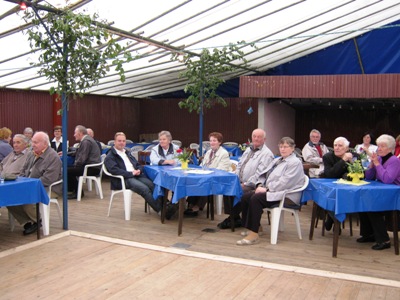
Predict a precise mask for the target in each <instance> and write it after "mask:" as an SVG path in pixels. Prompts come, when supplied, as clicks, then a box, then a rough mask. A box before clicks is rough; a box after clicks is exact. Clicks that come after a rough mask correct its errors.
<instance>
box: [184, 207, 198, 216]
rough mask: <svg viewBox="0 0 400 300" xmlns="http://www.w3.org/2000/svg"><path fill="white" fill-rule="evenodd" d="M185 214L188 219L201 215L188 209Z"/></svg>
mask: <svg viewBox="0 0 400 300" xmlns="http://www.w3.org/2000/svg"><path fill="white" fill-rule="evenodd" d="M183 214H184V215H185V216H187V217H197V216H198V215H199V211H198V210H193V209H191V208H188V209H186V210H185V211H184V212H183Z"/></svg>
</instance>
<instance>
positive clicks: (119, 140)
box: [104, 132, 161, 212]
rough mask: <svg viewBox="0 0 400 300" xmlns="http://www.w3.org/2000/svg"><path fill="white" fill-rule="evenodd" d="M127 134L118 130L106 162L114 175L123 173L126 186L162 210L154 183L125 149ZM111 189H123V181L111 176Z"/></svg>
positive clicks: (152, 205) (152, 206)
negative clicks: (155, 194) (155, 195)
mask: <svg viewBox="0 0 400 300" xmlns="http://www.w3.org/2000/svg"><path fill="white" fill-rule="evenodd" d="M125 146H126V135H125V134H124V133H123V132H117V133H116V134H115V137H114V147H112V148H111V149H110V151H109V152H108V154H107V157H106V159H105V160H104V164H105V166H106V167H107V170H108V171H109V172H110V173H111V174H113V175H122V176H123V177H124V179H125V184H126V187H127V188H129V189H131V190H132V191H134V192H136V193H138V194H139V195H140V196H142V197H143V198H144V200H146V202H147V203H148V204H149V205H150V206H151V208H153V209H154V210H155V211H156V212H160V211H161V199H158V200H154V198H153V191H154V184H153V182H152V181H151V180H150V179H149V178H147V176H146V175H145V174H144V173H143V166H142V165H140V164H139V163H138V161H137V160H136V159H135V158H134V157H133V156H132V154H131V153H130V152H129V151H127V150H126V149H125ZM111 189H113V190H115V189H121V181H120V180H119V179H117V178H111Z"/></svg>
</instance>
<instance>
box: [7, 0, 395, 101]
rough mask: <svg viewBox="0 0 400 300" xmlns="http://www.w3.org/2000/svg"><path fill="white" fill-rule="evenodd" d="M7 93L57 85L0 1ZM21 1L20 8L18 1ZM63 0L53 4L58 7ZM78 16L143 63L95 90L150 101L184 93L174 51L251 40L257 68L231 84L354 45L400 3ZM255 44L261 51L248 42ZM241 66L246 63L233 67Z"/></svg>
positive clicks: (153, 9) (194, 51)
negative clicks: (98, 24)
mask: <svg viewBox="0 0 400 300" xmlns="http://www.w3.org/2000/svg"><path fill="white" fill-rule="evenodd" d="M0 2H1V7H0V48H1V49H2V52H1V57H0V88H13V89H32V90H48V89H49V88H50V87H51V86H52V85H54V83H52V82H48V81H47V80H46V78H44V77H40V76H38V73H37V71H38V69H37V68H35V67H32V66H31V65H30V63H31V62H36V60H37V57H38V54H37V53H31V49H30V48H29V43H28V41H27V36H26V35H24V34H23V29H25V28H28V27H29V24H24V21H23V20H22V17H21V16H22V12H20V11H19V7H18V5H17V4H16V3H18V1H16V0H15V1H14V0H7V1H6V0H0ZM13 2H14V3H13ZM60 2H63V1H61V0H47V1H37V3H38V5H44V4H45V3H50V4H51V5H54V8H55V9H58V8H59V6H57V5H58V3H60ZM70 3H71V5H72V8H73V9H74V10H75V11H77V12H83V11H85V12H86V13H90V14H92V13H94V12H97V13H98V14H99V16H100V17H101V18H104V19H106V20H107V22H108V24H110V25H109V27H108V29H109V30H110V31H111V32H112V33H113V34H114V36H115V37H116V38H118V40H119V41H120V42H121V43H122V44H124V45H125V44H126V43H127V42H129V43H130V45H129V47H128V50H127V51H130V52H131V53H132V55H133V56H134V57H137V59H135V60H133V61H132V62H130V63H127V64H125V65H124V69H125V75H126V81H125V82H124V83H121V82H120V81H119V76H118V75H117V73H116V72H115V70H113V69H112V70H111V71H110V72H109V74H108V75H107V76H106V77H105V78H103V79H102V80H101V81H100V83H99V84H98V85H97V86H95V87H93V88H92V89H91V90H89V91H88V92H89V93H91V94H101V95H110V96H121V97H132V98H133V97H135V98H151V97H153V96H157V95H160V94H165V93H169V92H174V91H180V90H183V88H184V86H185V84H186V81H185V80H184V79H180V78H179V73H180V72H182V71H183V70H184V66H183V64H182V63H180V62H179V61H172V60H171V59H170V58H171V54H172V53H173V52H184V53H190V54H191V55H193V56H196V55H199V54H200V52H201V50H202V49H203V48H208V49H210V50H212V49H214V48H217V47H218V48H219V47H223V46H227V45H228V44H229V43H237V42H240V41H245V42H246V43H247V44H246V45H241V46H240V47H241V50H242V51H243V52H244V53H245V58H246V59H247V60H248V62H249V64H250V67H249V68H246V69H241V70H240V69H239V70H238V71H237V72H233V73H230V74H226V76H225V79H231V78H235V77H239V76H243V75H252V74H257V73H259V72H265V71H267V70H268V69H271V68H274V67H276V66H278V65H281V64H283V63H287V62H290V61H292V60H295V59H297V58H299V57H302V56H305V55H308V54H311V53H313V52H315V51H318V50H321V49H324V48H327V47H329V46H331V45H334V44H337V43H340V42H343V41H345V40H349V39H352V38H354V37H356V36H358V35H361V34H363V33H365V32H368V31H370V30H373V29H374V28H382V27H383V26H385V25H387V24H389V23H392V22H394V21H397V20H399V19H400V3H399V1H398V0H385V1H378V0H368V1H351V0H338V1H320V0H307V1H304V0H303V1H301V0H287V1H278V0H274V1H272V0H252V1H248V0H231V1H228V0H219V1H217V0H192V1H190V0H188V1H184V0H169V1H164V0H159V1H140V2H139V1H137V2H135V4H134V5H133V4H132V2H131V1H127V0H113V1H112V5H110V3H111V2H110V1H109V0H96V1H90V0H82V1H78V0H75V1H74V0H72V1H70ZM251 43H254V44H255V45H256V46H257V49H254V48H253V47H251V46H250V45H249V44H251ZM232 63H233V64H239V62H232Z"/></svg>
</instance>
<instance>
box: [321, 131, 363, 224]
mask: <svg viewBox="0 0 400 300" xmlns="http://www.w3.org/2000/svg"><path fill="white" fill-rule="evenodd" d="M349 145H350V142H349V141H348V140H347V139H346V138H345V137H342V136H340V137H337V138H336V139H335V140H334V141H333V152H328V153H326V154H325V155H324V156H323V157H322V160H323V162H324V175H323V177H325V178H344V179H346V178H347V173H348V171H347V168H348V165H347V163H351V162H352V161H353V157H356V158H357V157H358V155H357V154H356V153H352V152H350V151H349ZM332 225H333V219H332V217H331V216H330V215H328V218H327V220H326V222H325V229H326V230H327V231H329V230H331V229H332Z"/></svg>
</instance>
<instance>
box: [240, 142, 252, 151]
mask: <svg viewBox="0 0 400 300" xmlns="http://www.w3.org/2000/svg"><path fill="white" fill-rule="evenodd" d="M250 145H251V142H250V139H247V142H246V143H243V144H241V145H239V148H240V150H242V151H243V152H244V151H246V149H247V148H248V147H250Z"/></svg>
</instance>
